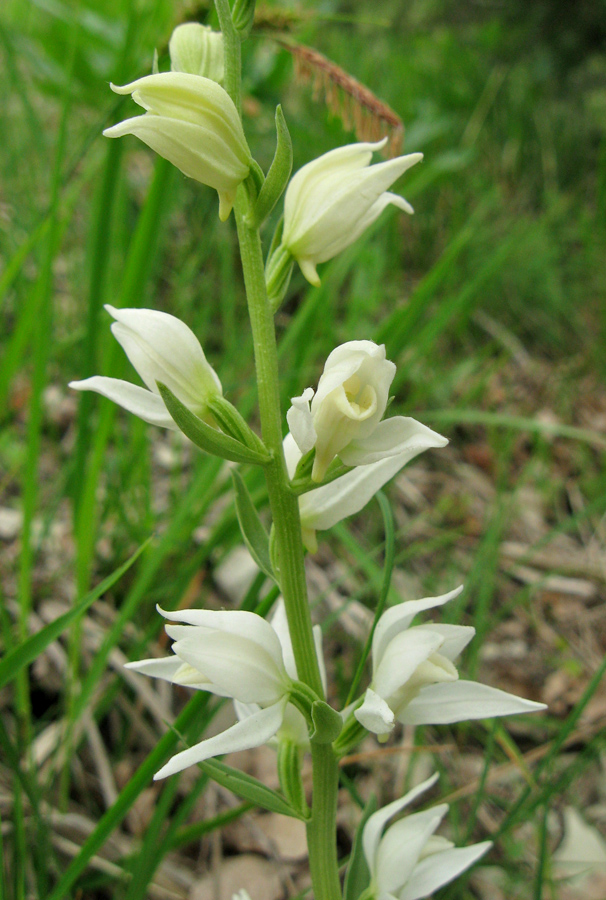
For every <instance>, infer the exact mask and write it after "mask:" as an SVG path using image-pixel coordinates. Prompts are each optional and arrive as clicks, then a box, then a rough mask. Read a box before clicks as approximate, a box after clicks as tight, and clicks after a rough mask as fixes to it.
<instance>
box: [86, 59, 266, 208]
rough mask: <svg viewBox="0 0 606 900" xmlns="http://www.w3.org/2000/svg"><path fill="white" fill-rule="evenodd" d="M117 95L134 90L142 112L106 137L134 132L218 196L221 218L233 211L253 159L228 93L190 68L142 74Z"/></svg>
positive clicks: (134, 97) (105, 133) (107, 132)
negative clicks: (143, 111)
mask: <svg viewBox="0 0 606 900" xmlns="http://www.w3.org/2000/svg"><path fill="white" fill-rule="evenodd" d="M111 89H112V90H113V91H115V92H116V93H117V94H132V98H133V100H134V101H135V103H138V104H139V106H142V107H143V108H144V109H145V114H144V115H142V116H135V117H134V118H132V119H126V120H125V121H124V122H119V123H118V124H117V125H113V126H112V127H111V128H106V129H105V131H104V132H103V134H104V135H105V136H106V137H111V138H117V137H122V136H123V135H125V134H134V135H135V136H136V137H138V138H140V139H141V140H142V141H143V143H145V144H147V145H148V147H151V149H152V150H155V152H156V153H159V154H160V156H163V157H164V158H165V159H167V160H168V161H169V162H171V163H172V164H173V165H174V166H176V167H177V168H178V169H180V170H181V172H183V174H184V175H187V176H188V177H189V178H193V179H195V181H199V182H201V183H202V184H207V185H209V186H210V187H212V188H215V190H216V191H217V193H218V194H219V218H220V219H221V221H222V222H224V221H225V220H226V219H227V217H228V216H229V214H230V212H231V208H232V206H233V204H234V200H235V197H236V190H237V188H238V185H239V184H241V182H242V181H244V179H245V178H246V177H247V175H248V173H249V171H250V166H251V162H252V157H251V154H250V150H249V148H248V144H247V143H246V138H245V136H244V131H243V129H242V122H241V121H240V116H239V115H238V111H237V110H236V107H235V106H234V103H233V101H232V99H231V97H230V96H229V94H228V93H227V92H226V91H225V90H224V89H223V88H222V87H221V86H220V85H219V84H217V82H216V81H213V80H212V79H211V78H203V77H202V76H201V75H191V74H189V73H188V72H159V73H157V74H154V75H146V76H145V77H144V78H139V79H138V80H137V81H133V82H132V83H131V84H126V85H124V87H117V86H116V85H114V84H112V85H111Z"/></svg>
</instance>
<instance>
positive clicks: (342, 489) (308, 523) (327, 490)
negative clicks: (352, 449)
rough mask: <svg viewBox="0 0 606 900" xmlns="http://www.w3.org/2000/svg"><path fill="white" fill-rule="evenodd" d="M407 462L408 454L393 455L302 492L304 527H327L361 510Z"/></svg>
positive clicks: (319, 528)
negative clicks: (404, 455)
mask: <svg viewBox="0 0 606 900" xmlns="http://www.w3.org/2000/svg"><path fill="white" fill-rule="evenodd" d="M407 462H408V459H407V458H406V457H400V456H391V457H389V458H388V459H383V460H381V462H378V463H373V464H372V465H370V466H359V467H358V468H356V469H354V470H353V471H351V472H348V473H347V474H346V475H342V476H341V478H335V480H334V481H331V482H330V483H329V484H325V485H323V486H322V487H319V488H316V489H314V490H313V491H309V492H308V493H307V494H302V496H301V497H299V511H300V513H301V523H302V525H303V527H304V528H309V529H317V530H318V531H324V530H325V529H327V528H332V526H333V525H336V523H337V522H340V521H341V520H342V519H346V518H347V516H353V515H354V514H355V513H358V512H360V510H361V509H363V508H364V507H365V506H366V504H367V503H368V501H369V500H371V499H372V497H374V495H375V494H376V493H377V491H378V490H380V489H381V488H382V487H383V485H384V484H386V483H387V482H388V481H389V480H390V479H391V478H393V476H394V475H395V474H396V472H399V471H400V469H401V468H402V466H405V465H406V463H407Z"/></svg>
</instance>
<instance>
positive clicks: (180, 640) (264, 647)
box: [127, 607, 292, 780]
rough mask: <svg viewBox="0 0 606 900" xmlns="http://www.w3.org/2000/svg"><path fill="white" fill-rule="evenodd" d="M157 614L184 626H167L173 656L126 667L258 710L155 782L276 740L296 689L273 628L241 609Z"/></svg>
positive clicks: (176, 760)
mask: <svg viewBox="0 0 606 900" xmlns="http://www.w3.org/2000/svg"><path fill="white" fill-rule="evenodd" d="M158 612H160V613H161V615H163V616H165V617H166V618H167V619H172V620H173V621H175V622H184V623H186V624H184V625H167V626H166V633H167V634H168V636H169V637H170V638H172V639H173V640H174V641H175V643H174V644H173V646H172V651H173V655H172V656H169V657H167V658H165V659H144V660H141V661H140V662H133V663H128V664H127V668H129V669H134V670H135V671H136V672H141V673H143V674H144V675H152V676H154V677H155V678H162V679H164V680H165V681H170V682H172V683H173V684H181V685H187V686H188V687H193V688H197V689H198V690H201V691H209V693H211V694H216V695H218V696H219V697H231V698H232V699H233V700H235V701H237V702H238V703H241V704H247V705H251V706H252V705H254V710H252V712H251V715H249V716H246V717H245V718H243V719H242V720H241V721H239V722H236V724H235V725H232V727H231V728H228V729H227V730H226V731H224V732H222V733H221V734H218V735H216V736H215V737H211V738H208V739H207V740H205V741H201V742H200V743H199V744H196V745H195V746H193V747H190V748H189V749H188V750H183V751H182V752H181V753H177V755H176V756H173V758H172V759H170V760H169V761H168V763H167V764H166V765H165V766H164V767H163V768H162V769H160V771H159V772H157V773H156V775H155V776H154V778H155V779H156V780H157V779H159V778H166V777H167V776H168V775H174V774H175V772H181V771H182V770H183V769H185V768H187V767H188V766H193V765H195V764H196V763H199V762H202V761H203V760H205V759H210V758H211V757H213V756H219V755H222V754H224V753H232V752H234V751H236V750H248V749H250V748H251V747H258V746H259V745H260V744H265V743H267V742H268V741H269V740H270V739H271V738H273V737H274V735H275V734H276V733H277V732H278V730H279V729H280V727H281V726H282V724H283V721H284V716H285V712H286V709H287V704H288V698H289V692H290V688H291V685H292V680H291V677H290V676H289V674H288V672H287V669H286V661H285V656H284V652H283V649H282V644H281V643H280V638H279V637H278V633H277V632H276V630H275V628H273V627H272V625H271V624H270V623H269V622H267V621H266V620H265V619H263V618H262V617H261V616H258V615H256V614H255V613H252V612H245V611H240V610H227V611H226V610H219V611H217V610H208V609H196V610H194V609H189V610H176V611H168V612H165V611H164V610H162V609H160V607H158ZM288 664H289V665H290V661H289V663H288Z"/></svg>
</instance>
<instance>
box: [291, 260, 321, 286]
mask: <svg viewBox="0 0 606 900" xmlns="http://www.w3.org/2000/svg"><path fill="white" fill-rule="evenodd" d="M297 262H298V263H299V268H300V269H301V272H302V273H303V278H305V279H306V280H307V281H309V283H310V284H312V285H313V286H314V287H320V285H321V284H322V282H321V281H320V276H319V275H318V271H317V269H316V263H315V262H314V261H313V260H312V259H306V258H305V257H304V256H301V257H299V259H297Z"/></svg>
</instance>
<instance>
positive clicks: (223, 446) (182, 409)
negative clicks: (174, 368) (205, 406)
mask: <svg viewBox="0 0 606 900" xmlns="http://www.w3.org/2000/svg"><path fill="white" fill-rule="evenodd" d="M158 390H159V391H160V394H161V396H162V399H163V400H164V403H165V404H166V408H167V410H168V411H169V413H170V415H171V417H172V418H173V420H174V421H175V423H176V424H177V425H178V426H179V428H180V429H181V431H182V432H183V434H184V435H185V436H186V437H188V438H189V439H190V441H192V442H193V443H194V444H195V445H196V447H199V448H200V449H201V450H205V451H206V452H207V453H212V454H213V455H214V456H220V457H222V458H223V459H230V460H232V462H239V463H257V464H258V465H265V464H266V463H267V462H268V460H269V455H263V454H261V453H258V452H257V451H256V450H251V449H250V448H249V447H245V446H244V444H242V443H240V441H236V440H235V439H234V438H232V437H229V435H227V434H223V432H221V431H217V429H216V428H211V426H210V425H207V424H206V422H203V421H202V419H199V418H198V417H197V416H196V415H194V413H193V412H191V410H189V409H188V408H187V407H186V406H184V405H183V403H181V401H180V400H177V398H176V397H175V395H174V394H173V392H172V391H171V390H169V389H168V388H167V387H166V385H165V384H162V383H161V382H158Z"/></svg>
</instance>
